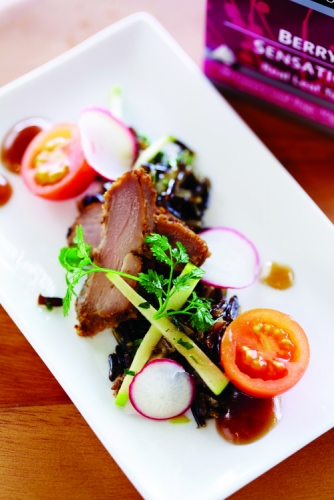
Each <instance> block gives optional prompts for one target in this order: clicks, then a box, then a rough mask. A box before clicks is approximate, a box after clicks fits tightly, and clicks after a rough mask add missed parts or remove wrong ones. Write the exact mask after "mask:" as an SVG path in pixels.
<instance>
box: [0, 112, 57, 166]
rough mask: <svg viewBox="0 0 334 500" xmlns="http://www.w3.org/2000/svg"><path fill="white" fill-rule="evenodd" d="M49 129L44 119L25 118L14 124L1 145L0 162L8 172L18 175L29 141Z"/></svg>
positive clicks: (49, 123)
mask: <svg viewBox="0 0 334 500" xmlns="http://www.w3.org/2000/svg"><path fill="white" fill-rule="evenodd" d="M50 127H51V122H49V121H48V120H45V119H44V118H38V117H34V118H26V119H25V120H22V121H20V122H18V123H16V124H15V125H14V126H13V127H12V128H11V129H10V130H9V131H8V132H7V134H6V135H5V137H4V139H3V141H2V145H1V161H2V163H3V165H4V166H5V167H6V168H7V170H9V171H10V172H14V173H16V174H19V173H20V168H21V160H22V156H23V154H24V152H25V150H26V148H27V146H28V144H29V143H30V141H31V140H32V139H33V138H34V137H35V136H36V135H37V134H38V133H39V132H41V130H46V129H48V128H50Z"/></svg>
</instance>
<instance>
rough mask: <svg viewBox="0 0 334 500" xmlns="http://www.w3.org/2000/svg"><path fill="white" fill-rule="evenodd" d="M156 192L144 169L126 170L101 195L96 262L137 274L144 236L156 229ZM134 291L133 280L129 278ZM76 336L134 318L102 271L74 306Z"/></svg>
mask: <svg viewBox="0 0 334 500" xmlns="http://www.w3.org/2000/svg"><path fill="white" fill-rule="evenodd" d="M155 196H156V193H155V191H154V189H153V186H152V182H151V178H150V177H149V176H148V175H147V174H145V173H144V171H142V170H136V171H133V172H127V173H126V174H124V175H123V176H122V177H120V178H119V179H118V180H117V181H116V182H114V183H113V184H112V186H111V188H110V189H109V190H108V191H107V192H106V194H105V202H104V204H103V221H102V238H101V243H100V245H99V246H98V248H97V249H96V250H95V251H94V261H95V262H96V263H97V264H98V265H99V266H100V267H105V268H108V269H116V270H119V271H122V272H125V273H129V274H132V275H137V274H138V273H139V272H140V270H141V268H142V262H141V258H140V255H142V254H144V253H145V250H144V238H145V236H147V235H148V234H150V233H152V232H153V231H154V219H153V214H154V212H155V210H156V206H155ZM127 281H128V283H129V284H130V285H131V286H133V287H135V286H136V283H137V282H136V281H134V280H127ZM76 311H77V318H78V321H79V325H77V327H76V328H77V332H78V333H79V335H83V336H87V335H94V334H96V333H98V332H99V331H102V330H104V329H105V328H107V327H113V326H117V325H118V324H119V323H120V322H121V321H123V320H125V319H128V318H131V317H135V316H136V311H135V309H134V308H133V306H132V305H131V304H130V303H129V301H128V300H127V299H126V298H125V297H124V296H123V295H122V294H121V293H120V292H119V291H118V290H117V288H115V287H114V286H113V285H112V284H111V283H110V281H108V279H107V278H106V276H105V275H104V274H102V273H96V274H91V275H89V277H88V279H87V281H86V283H85V285H84V286H83V288H82V291H81V293H80V295H79V297H78V299H77V302H76Z"/></svg>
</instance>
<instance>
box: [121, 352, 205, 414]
mask: <svg viewBox="0 0 334 500" xmlns="http://www.w3.org/2000/svg"><path fill="white" fill-rule="evenodd" d="M156 363H170V364H174V365H176V366H177V367H178V368H179V369H180V371H182V372H184V373H185V374H187V375H188V381H189V386H190V397H189V402H188V403H187V405H185V407H184V408H183V410H182V411H180V412H179V413H177V414H173V415H171V416H168V417H150V416H149V415H147V414H146V413H143V411H141V410H140V409H139V408H138V405H137V404H136V403H135V401H134V398H133V394H132V393H133V385H134V382H135V380H136V377H137V376H138V375H140V374H141V373H142V372H143V371H144V370H145V368H147V366H151V365H153V364H156ZM194 397H195V383H194V380H193V378H192V376H191V375H190V373H188V372H187V371H186V370H185V369H184V368H183V366H182V365H180V363H178V362H177V361H174V360H173V359H169V358H159V359H153V360H152V361H149V362H148V363H146V365H145V366H144V367H143V368H142V369H141V370H140V371H139V372H138V373H136V375H134V377H133V380H132V382H131V384H130V385H129V399H130V402H131V404H132V406H133V407H134V409H135V410H136V411H137V412H138V413H140V415H142V416H143V417H145V418H149V419H150V420H158V421H162V420H170V419H172V418H176V417H179V416H181V415H183V414H184V413H185V412H186V411H187V410H188V409H189V408H190V406H191V405H192V403H193V401H194Z"/></svg>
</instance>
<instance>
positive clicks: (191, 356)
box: [189, 354, 198, 364]
mask: <svg viewBox="0 0 334 500" xmlns="http://www.w3.org/2000/svg"><path fill="white" fill-rule="evenodd" d="M189 358H191V359H192V360H193V361H195V363H197V364H198V361H197V359H196V358H194V356H193V355H192V354H190V356H189Z"/></svg>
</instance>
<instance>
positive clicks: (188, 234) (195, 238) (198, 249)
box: [154, 209, 210, 267]
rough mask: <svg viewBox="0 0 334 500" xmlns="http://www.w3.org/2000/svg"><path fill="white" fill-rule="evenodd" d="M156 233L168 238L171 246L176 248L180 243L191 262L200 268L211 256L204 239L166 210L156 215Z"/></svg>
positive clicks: (159, 211)
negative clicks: (177, 243)
mask: <svg viewBox="0 0 334 500" xmlns="http://www.w3.org/2000/svg"><path fill="white" fill-rule="evenodd" d="M154 221H155V232H156V233H159V234H161V235H163V236H166V237H167V238H168V241H169V243H170V244H171V245H173V246H175V244H176V242H177V241H179V242H180V243H182V245H184V246H185V248H186V249H187V253H188V255H189V259H190V262H192V263H193V264H194V265H195V266H197V267H200V266H201V265H202V264H203V263H204V262H205V260H206V259H207V258H208V257H209V256H210V252H209V249H208V246H207V244H206V243H205V241H204V240H202V238H201V237H200V236H199V235H198V234H196V233H194V232H193V231H192V230H191V229H190V228H189V227H188V226H186V224H184V223H183V222H182V221H180V220H179V219H177V218H176V217H174V216H173V215H172V214H170V213H168V212H167V211H166V210H164V209H162V210H158V211H157V212H156V214H155V215H154Z"/></svg>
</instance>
